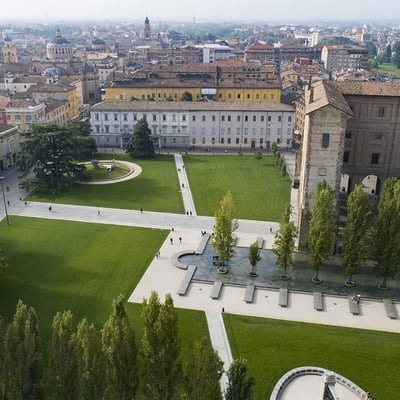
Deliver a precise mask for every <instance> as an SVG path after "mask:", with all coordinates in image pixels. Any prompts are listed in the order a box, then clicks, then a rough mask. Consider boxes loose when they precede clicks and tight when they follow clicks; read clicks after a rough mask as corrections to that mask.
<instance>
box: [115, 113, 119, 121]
mask: <svg viewBox="0 0 400 400" xmlns="http://www.w3.org/2000/svg"><path fill="white" fill-rule="evenodd" d="M114 121H118V114H117V113H114Z"/></svg>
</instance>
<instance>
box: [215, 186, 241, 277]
mask: <svg viewBox="0 0 400 400" xmlns="http://www.w3.org/2000/svg"><path fill="white" fill-rule="evenodd" d="M235 213H236V209H235V205H234V203H233V198H232V194H231V192H228V193H227V194H226V195H225V196H224V197H223V198H222V200H221V202H220V205H219V208H218V209H217V210H216V211H215V228H214V235H213V239H212V246H213V247H214V250H215V251H216V253H217V255H218V265H219V271H220V272H226V271H227V270H226V268H225V266H226V265H227V263H228V262H229V260H230V259H231V257H232V256H233V254H234V253H235V251H234V249H233V245H234V243H235V239H234V237H233V232H235V230H236V229H237V228H238V227H239V224H238V221H237V219H235Z"/></svg>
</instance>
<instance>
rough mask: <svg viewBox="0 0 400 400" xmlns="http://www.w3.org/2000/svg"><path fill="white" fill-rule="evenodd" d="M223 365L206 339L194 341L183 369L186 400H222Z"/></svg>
mask: <svg viewBox="0 0 400 400" xmlns="http://www.w3.org/2000/svg"><path fill="white" fill-rule="evenodd" d="M223 372H224V363H223V361H222V360H221V359H220V358H219V356H218V353H217V352H216V351H215V350H214V349H213V348H212V347H211V345H210V343H209V341H208V340H207V339H202V340H200V341H195V342H194V343H193V349H192V351H191V353H190V358H189V361H188V362H187V363H186V365H185V368H184V379H183V386H184V392H185V396H184V398H185V399H187V400H191V399H196V400H222V393H221V386H220V383H219V381H220V379H221V377H222V374H223Z"/></svg>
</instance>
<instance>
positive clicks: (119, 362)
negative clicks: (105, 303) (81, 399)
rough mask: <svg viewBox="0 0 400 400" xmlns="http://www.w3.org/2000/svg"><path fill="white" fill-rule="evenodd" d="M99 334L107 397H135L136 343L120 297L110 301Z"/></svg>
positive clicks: (136, 372) (136, 384) (124, 399)
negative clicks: (106, 315) (111, 304)
mask: <svg viewBox="0 0 400 400" xmlns="http://www.w3.org/2000/svg"><path fill="white" fill-rule="evenodd" d="M101 336H102V348H103V352H104V354H105V359H106V383H107V388H106V397H107V398H108V397H111V398H114V397H116V398H118V399H120V400H131V399H133V398H135V395H136V391H137V387H138V377H139V374H138V371H137V346H136V342H135V335H134V332H133V329H132V328H131V326H130V325H129V319H128V315H127V314H126V310H125V305H124V299H123V297H122V296H119V297H118V299H117V300H116V301H114V302H113V306H112V312H111V315H110V316H109V318H108V320H107V321H106V322H105V324H104V326H103V329H102V332H101Z"/></svg>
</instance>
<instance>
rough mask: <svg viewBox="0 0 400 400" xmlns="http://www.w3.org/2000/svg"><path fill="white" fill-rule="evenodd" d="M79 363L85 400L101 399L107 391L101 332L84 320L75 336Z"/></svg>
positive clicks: (80, 381) (81, 390)
mask: <svg viewBox="0 0 400 400" xmlns="http://www.w3.org/2000/svg"><path fill="white" fill-rule="evenodd" d="M75 341H76V345H77V350H78V363H79V387H80V392H81V395H82V397H83V398H84V399H87V400H90V399H101V398H103V395H104V390H105V357H104V353H103V351H102V347H101V336H100V332H99V331H98V330H97V329H96V327H95V326H94V325H93V324H90V325H89V323H88V321H87V319H83V320H82V321H81V322H80V323H79V324H78V328H77V330H76V334H75Z"/></svg>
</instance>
